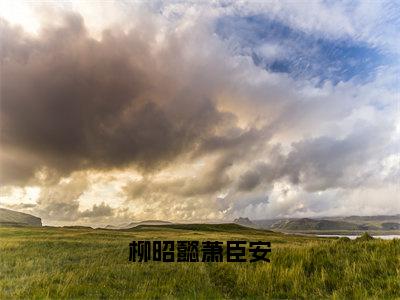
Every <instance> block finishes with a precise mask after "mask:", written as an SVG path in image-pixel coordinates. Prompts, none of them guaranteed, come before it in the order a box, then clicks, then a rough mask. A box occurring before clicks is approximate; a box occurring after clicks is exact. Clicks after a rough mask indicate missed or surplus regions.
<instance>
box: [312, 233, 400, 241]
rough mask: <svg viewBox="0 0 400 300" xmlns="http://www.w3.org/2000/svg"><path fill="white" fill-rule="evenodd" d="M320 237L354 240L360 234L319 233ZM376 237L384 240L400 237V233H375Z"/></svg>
mask: <svg viewBox="0 0 400 300" xmlns="http://www.w3.org/2000/svg"><path fill="white" fill-rule="evenodd" d="M317 236H320V237H348V238H349V239H351V240H354V239H356V238H358V237H360V235H342V234H317ZM373 237H374V238H377V239H382V240H393V239H400V235H398V234H388V235H373Z"/></svg>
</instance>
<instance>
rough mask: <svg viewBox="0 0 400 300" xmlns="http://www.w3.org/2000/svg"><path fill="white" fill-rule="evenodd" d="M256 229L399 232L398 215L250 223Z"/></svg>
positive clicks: (291, 219)
mask: <svg viewBox="0 0 400 300" xmlns="http://www.w3.org/2000/svg"><path fill="white" fill-rule="evenodd" d="M252 222H253V223H254V224H255V226H256V227H257V228H263V229H274V230H283V231H285V230H289V231H309V230H349V231H357V230H358V231H363V230H377V231H379V230H385V231H387V230H399V229H400V215H392V216H350V217H323V218H288V219H270V220H255V221H252Z"/></svg>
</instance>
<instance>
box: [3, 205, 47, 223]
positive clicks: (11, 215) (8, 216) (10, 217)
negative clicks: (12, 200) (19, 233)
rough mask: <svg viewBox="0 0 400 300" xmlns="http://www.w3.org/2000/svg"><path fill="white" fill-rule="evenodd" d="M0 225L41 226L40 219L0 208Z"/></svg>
mask: <svg viewBox="0 0 400 300" xmlns="http://www.w3.org/2000/svg"><path fill="white" fill-rule="evenodd" d="M0 226H38V227H39V226H42V219H40V218H38V217H35V216H32V215H30V214H25V213H22V212H18V211H14V210H11V209H5V208H0Z"/></svg>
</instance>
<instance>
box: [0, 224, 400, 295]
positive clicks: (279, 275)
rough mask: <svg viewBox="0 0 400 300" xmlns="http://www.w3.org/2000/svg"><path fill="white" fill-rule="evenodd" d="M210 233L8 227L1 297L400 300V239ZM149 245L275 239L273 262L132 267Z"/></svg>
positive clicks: (0, 235)
mask: <svg viewBox="0 0 400 300" xmlns="http://www.w3.org/2000/svg"><path fill="white" fill-rule="evenodd" d="M210 226H211V227H209V226H197V227H196V226H192V227H193V228H190V229H191V230H188V228H185V227H182V226H178V227H176V226H169V228H168V227H167V226H162V227H157V226H151V227H146V226H144V227H141V228H138V229H137V230H126V231H117V230H101V229H96V230H91V229H84V228H80V229H73V228H69V229H63V228H12V227H8V228H6V227H4V228H0V299H8V298H21V299H26V298H36V299H43V298H57V299H58V298H74V299H75V298H96V299H98V298H112V299H125V298H135V299H149V298H150V299H174V298H180V299H223V298H229V299H232V298H248V299H266V298H267V299H287V298H292V299H293V298H295V299H320V298H324V299H325V298H333V299H366V298H375V299H382V298H383V299H394V298H400V241H399V240H391V241H384V240H377V239H373V240H366V241H348V240H346V239H340V240H339V239H328V238H313V237H303V236H289V235H282V234H278V233H274V232H268V231H261V230H251V229H243V228H240V229H238V228H233V227H230V226H222V227H214V230H213V229H212V228H213V227H212V226H213V225H210ZM215 228H217V229H218V230H215ZM144 239H146V240H153V239H156V240H175V241H176V240H188V239H191V240H199V241H205V240H220V241H227V240H235V239H236V240H248V241H257V240H267V241H270V242H271V248H272V253H271V254H270V256H269V257H270V259H271V263H258V262H257V263H249V262H246V263H227V262H223V263H178V262H175V263H162V262H161V263H159V262H147V263H132V262H129V261H128V255H129V247H128V244H129V242H131V241H132V240H144Z"/></svg>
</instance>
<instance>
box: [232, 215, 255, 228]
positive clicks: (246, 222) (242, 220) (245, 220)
mask: <svg viewBox="0 0 400 300" xmlns="http://www.w3.org/2000/svg"><path fill="white" fill-rule="evenodd" d="M233 223H235V224H239V225H243V226H247V227H254V226H256V225H255V224H254V223H253V222H252V221H250V219H249V218H242V217H239V218H237V219H235V220H233Z"/></svg>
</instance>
